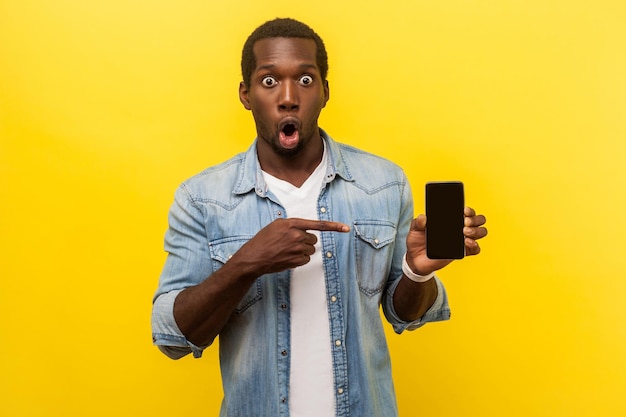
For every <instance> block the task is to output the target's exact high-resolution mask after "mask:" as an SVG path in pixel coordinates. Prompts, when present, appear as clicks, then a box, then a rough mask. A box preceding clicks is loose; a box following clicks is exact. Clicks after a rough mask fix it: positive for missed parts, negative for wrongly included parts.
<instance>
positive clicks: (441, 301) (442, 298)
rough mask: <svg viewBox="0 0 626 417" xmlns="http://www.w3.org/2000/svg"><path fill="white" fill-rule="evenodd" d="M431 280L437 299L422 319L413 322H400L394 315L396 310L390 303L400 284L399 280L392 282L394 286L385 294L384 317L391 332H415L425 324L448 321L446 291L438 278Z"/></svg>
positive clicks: (396, 315)
mask: <svg viewBox="0 0 626 417" xmlns="http://www.w3.org/2000/svg"><path fill="white" fill-rule="evenodd" d="M433 279H434V280H435V282H436V283H437V298H436V299H435V302H434V303H433V305H432V306H431V307H430V308H429V309H428V311H426V313H424V315H423V316H422V317H420V318H419V319H417V320H414V321H404V320H402V319H401V318H400V317H399V316H398V313H396V310H395V308H394V305H393V302H392V300H393V294H394V293H395V291H396V288H397V286H398V284H399V283H400V280H397V281H396V282H394V285H393V286H392V287H391V288H390V290H389V291H388V292H387V294H386V297H388V298H389V299H388V303H387V305H388V308H387V310H386V311H385V315H386V316H387V320H388V321H389V322H390V323H391V325H392V326H393V330H394V331H395V332H396V333H398V334H400V333H402V332H403V331H405V330H415V329H418V328H420V327H422V326H423V325H425V324H426V323H431V322H435V321H443V320H449V319H450V306H449V305H448V295H447V293H446V289H445V287H444V286H443V284H442V283H441V281H440V280H439V278H437V277H434V278H433Z"/></svg>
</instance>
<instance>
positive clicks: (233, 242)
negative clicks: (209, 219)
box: [209, 236, 262, 314]
mask: <svg viewBox="0 0 626 417" xmlns="http://www.w3.org/2000/svg"><path fill="white" fill-rule="evenodd" d="M251 238H252V236H234V237H228V238H222V239H218V240H214V241H212V242H210V243H209V252H210V254H211V262H212V267H213V271H214V272H215V271H217V270H218V269H220V268H221V267H223V266H224V264H225V263H226V262H228V260H229V259H230V258H231V257H232V256H233V255H234V254H235V253H236V252H237V251H238V250H239V249H241V247H242V246H243V245H244V244H245V243H246V242H248V240H250V239H251ZM261 296H262V294H261V278H258V279H257V280H256V281H254V283H253V284H252V285H251V286H250V289H249V290H248V292H247V293H246V295H244V297H243V299H242V300H241V301H240V302H239V305H238V306H237V308H235V313H239V314H241V313H243V312H244V311H245V310H247V309H248V308H249V307H250V306H252V305H253V304H254V303H256V302H257V301H258V300H260V299H261Z"/></svg>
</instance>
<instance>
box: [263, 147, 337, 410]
mask: <svg viewBox="0 0 626 417" xmlns="http://www.w3.org/2000/svg"><path fill="white" fill-rule="evenodd" d="M325 172H326V149H325V148H324V157H323V158H322V162H321V163H320V165H319V166H318V167H317V168H316V170H315V172H313V173H312V174H311V175H310V176H309V178H308V179H307V180H306V181H305V183H304V184H302V186H301V187H300V188H298V187H295V186H293V185H292V184H290V183H288V182H286V181H283V180H280V179H278V178H276V177H273V176H271V175H270V174H267V173H266V172H263V175H264V178H265V182H266V183H267V185H268V187H269V189H270V190H271V191H272V193H273V194H274V195H275V196H276V197H277V198H278V200H279V201H280V203H281V205H282V206H283V207H284V209H285V211H286V213H287V216H288V217H299V218H303V219H312V220H317V219H318V217H317V199H318V197H319V193H320V189H321V186H322V181H323V179H324V174H325ZM309 233H313V234H315V235H316V236H317V238H318V241H317V243H316V244H315V253H314V254H313V255H312V256H311V261H310V262H309V263H308V264H306V265H303V266H301V267H298V268H294V269H292V270H291V283H290V299H291V355H290V358H291V359H290V360H291V362H290V365H291V366H290V379H289V412H290V415H291V417H330V416H334V415H335V396H334V389H333V366H332V353H331V341H330V322H329V317H328V306H327V304H326V303H327V301H326V300H327V296H326V281H325V277H324V268H323V265H322V254H321V247H320V238H319V232H318V231H309Z"/></svg>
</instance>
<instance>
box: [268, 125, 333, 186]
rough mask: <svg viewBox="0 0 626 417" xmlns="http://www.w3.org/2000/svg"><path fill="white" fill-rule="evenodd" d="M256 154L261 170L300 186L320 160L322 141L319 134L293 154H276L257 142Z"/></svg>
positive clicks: (322, 153) (322, 149)
mask: <svg viewBox="0 0 626 417" xmlns="http://www.w3.org/2000/svg"><path fill="white" fill-rule="evenodd" d="M259 145H261V146H259ZM257 154H258V158H259V163H260V164H261V169H262V170H263V171H265V172H267V173H268V174H270V175H272V176H274V177H276V178H279V179H281V180H283V181H287V182H289V183H291V184H293V185H294V186H296V187H300V186H301V185H302V184H304V182H305V181H306V180H307V178H309V176H310V175H311V174H312V173H313V171H315V168H317V166H318V165H319V164H320V162H321V161H322V157H323V155H324V143H323V140H322V138H321V136H318V137H317V138H315V139H313V140H311V141H310V143H308V144H307V146H306V147H305V148H303V149H302V150H300V152H298V153H296V154H293V155H289V154H285V155H283V154H277V153H276V152H275V151H273V150H272V149H268V148H267V147H265V146H262V144H260V143H258V144H257Z"/></svg>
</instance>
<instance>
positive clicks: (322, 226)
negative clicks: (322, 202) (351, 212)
mask: <svg viewBox="0 0 626 417" xmlns="http://www.w3.org/2000/svg"><path fill="white" fill-rule="evenodd" d="M292 220H293V222H294V223H293V225H294V226H295V227H297V228H298V229H302V230H319V231H327V232H343V233H345V232H349V231H350V226H348V225H347V224H344V223H340V222H330V221H325V220H309V219H292Z"/></svg>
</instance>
